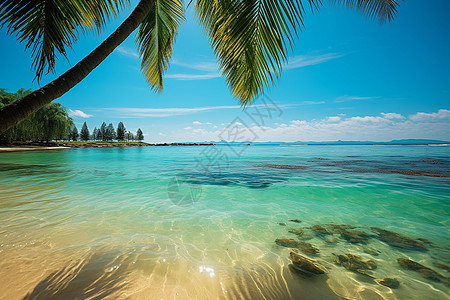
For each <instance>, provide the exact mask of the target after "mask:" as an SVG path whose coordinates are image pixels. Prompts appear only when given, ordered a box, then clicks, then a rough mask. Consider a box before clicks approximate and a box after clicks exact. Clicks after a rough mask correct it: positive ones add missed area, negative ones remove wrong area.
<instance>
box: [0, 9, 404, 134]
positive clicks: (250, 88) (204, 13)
mask: <svg viewBox="0 0 450 300" xmlns="http://www.w3.org/2000/svg"><path fill="white" fill-rule="evenodd" d="M193 1H194V0H190V2H189V4H191V2H193ZM329 1H330V2H331V3H333V4H339V5H345V6H347V7H350V8H354V9H357V10H358V11H360V12H362V13H363V14H365V15H368V16H369V17H371V18H378V19H379V21H380V22H381V23H383V22H386V21H389V22H391V21H392V20H393V18H394V16H395V15H396V13H397V8H398V6H399V3H398V2H399V0H329ZM128 4H129V0H61V1H49V0H33V1H30V0H0V26H2V27H3V26H6V27H7V29H8V33H9V34H16V35H17V37H18V40H19V41H20V42H25V43H26V48H30V47H31V54H32V56H33V65H32V67H33V69H34V70H35V72H36V79H37V80H39V79H41V77H42V75H43V74H44V72H45V71H46V72H53V71H54V67H55V60H56V57H57V53H59V54H60V55H62V56H66V50H65V49H66V48H67V47H71V45H72V44H73V43H74V42H75V41H76V39H77V38H78V34H79V32H81V33H85V32H87V31H99V30H101V29H102V28H103V27H104V26H105V24H106V21H108V20H109V19H110V18H111V17H114V16H116V15H117V14H118V13H119V11H120V10H121V9H122V8H123V7H124V6H126V5H128ZM322 5H323V4H322V0H196V1H195V7H194V8H195V12H196V15H197V17H198V18H199V19H200V21H201V23H202V25H203V26H204V28H205V30H206V32H207V33H208V37H209V40H210V42H211V45H212V47H213V49H214V52H215V54H216V57H217V58H218V60H219V65H220V68H221V70H222V74H223V75H224V76H225V78H226V82H227V85H228V86H229V87H230V89H231V91H232V93H233V94H234V95H235V96H236V97H237V98H238V99H239V101H240V102H241V104H243V105H246V104H248V103H251V101H252V100H254V99H255V97H256V96H257V95H258V94H260V93H261V92H263V90H264V87H265V86H267V85H269V84H270V83H273V82H274V81H275V79H277V78H278V77H279V75H280V72H281V70H282V66H283V64H284V63H286V62H287V55H288V50H289V48H291V47H292V46H293V45H294V39H295V38H296V37H297V34H298V32H299V31H301V30H302V29H303V17H304V15H305V12H306V9H305V7H306V6H308V7H309V8H310V9H311V10H312V11H317V10H319V9H320V8H321V7H322ZM183 20H184V3H183V0H140V1H139V3H138V5H137V6H136V8H135V9H134V10H133V12H132V13H131V15H130V16H129V17H128V18H127V19H126V20H125V21H124V22H123V23H122V24H121V25H120V26H119V27H118V28H117V30H116V31H114V32H113V33H112V34H111V35H110V36H109V37H108V38H107V39H106V40H105V41H104V42H103V43H101V44H100V45H99V46H98V47H97V48H96V49H95V50H94V51H92V52H91V53H90V54H89V55H87V56H86V57H85V58H84V59H82V60H81V61H80V62H79V63H78V64H76V65H75V66H74V67H72V68H71V69H69V70H68V71H67V72H65V73H64V74H62V75H61V76H60V77H58V78H57V79H55V80H54V81H52V82H50V83H49V84H47V85H45V86H43V87H42V88H40V89H38V90H36V91H34V92H33V93H31V94H29V95H27V96H25V97H23V98H21V99H19V100H18V101H15V102H14V103H13V104H11V105H8V106H5V107H2V108H0V133H1V132H4V131H5V130H7V129H8V128H10V127H12V126H14V125H15V124H17V123H18V122H20V121H22V120H24V119H25V118H26V117H28V116H29V115H30V114H32V113H33V112H34V111H36V110H38V109H39V108H41V107H43V106H44V105H46V104H48V103H50V102H51V101H53V100H55V99H57V98H59V97H61V96H62V95H63V94H65V93H66V92H67V91H69V90H70V89H71V88H73V87H74V86H75V85H77V84H78V83H79V82H80V81H81V80H83V79H84V78H85V77H86V76H87V75H88V74H89V73H90V72H92V70H94V69H95V68H96V67H97V66H98V65H99V64H100V63H101V62H102V61H103V60H104V59H105V58H106V57H107V56H108V55H109V54H110V53H111V52H112V51H114V49H115V48H116V47H117V46H119V45H120V44H121V43H122V42H123V41H124V40H125V39H126V38H127V37H128V36H129V35H130V34H131V33H132V32H133V31H134V30H135V29H137V28H138V27H139V29H138V32H137V36H136V40H137V44H138V48H139V54H140V57H141V69H142V71H143V73H144V75H145V77H146V79H147V81H148V82H149V83H150V85H151V87H152V89H154V90H156V91H161V90H162V89H163V75H164V72H165V71H166V70H167V68H168V66H169V62H170V59H171V54H172V48H173V45H174V42H175V37H176V35H177V32H178V27H179V24H180V23H181V22H182V21H183Z"/></svg>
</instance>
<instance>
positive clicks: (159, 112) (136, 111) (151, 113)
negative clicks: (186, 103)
mask: <svg viewBox="0 0 450 300" xmlns="http://www.w3.org/2000/svg"><path fill="white" fill-rule="evenodd" d="M220 109H241V106H239V105H229V106H207V107H183V108H137V107H113V108H111V107H109V108H102V109H99V110H100V111H114V112H116V113H117V114H118V115H119V116H121V117H153V118H161V117H171V116H179V115H188V114H195V113H199V112H206V111H212V110H220Z"/></svg>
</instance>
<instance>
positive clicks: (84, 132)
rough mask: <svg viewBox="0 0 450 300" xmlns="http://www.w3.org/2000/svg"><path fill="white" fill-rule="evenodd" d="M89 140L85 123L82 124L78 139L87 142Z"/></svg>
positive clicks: (89, 136)
mask: <svg viewBox="0 0 450 300" xmlns="http://www.w3.org/2000/svg"><path fill="white" fill-rule="evenodd" d="M90 138H91V135H90V134H89V128H88V126H87V124H86V122H84V123H83V127H81V131H80V139H81V140H82V141H89V140H90Z"/></svg>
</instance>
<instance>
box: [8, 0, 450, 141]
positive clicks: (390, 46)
mask: <svg viewBox="0 0 450 300" xmlns="http://www.w3.org/2000/svg"><path fill="white" fill-rule="evenodd" d="M136 2H137V1H132V7H130V8H128V9H126V10H124V11H123V12H122V13H121V15H120V17H119V18H117V19H116V20H113V21H112V22H110V23H109V25H108V27H107V28H106V29H105V30H104V31H103V32H102V34H100V35H94V34H89V35H87V36H82V37H81V38H80V40H79V41H78V42H77V43H76V44H75V45H74V46H73V51H70V50H69V55H68V58H69V62H68V61H66V60H64V59H62V58H61V59H60V60H59V61H58V62H57V68H56V73H57V75H60V74H62V73H63V72H64V71H66V70H67V69H68V68H69V67H70V66H71V65H72V66H73V65H74V64H76V63H77V62H78V61H79V60H80V59H82V58H83V57H84V56H85V55H87V54H88V53H89V52H90V51H92V50H93V49H94V48H95V47H96V46H98V45H99V44H100V43H101V42H102V41H103V40H104V39H105V38H106V37H107V36H108V34H110V33H111V32H112V31H113V30H114V29H115V28H116V27H117V26H118V25H119V24H120V22H121V21H123V19H124V18H126V17H127V16H128V15H129V13H130V12H131V10H132V8H133V7H134V6H135V4H136ZM326 2H327V1H325V6H324V7H323V8H322V9H321V11H320V13H316V14H314V15H313V14H308V15H307V16H306V18H305V29H304V31H303V32H302V33H301V34H300V35H299V38H298V40H297V41H296V47H295V49H294V50H293V51H292V52H291V55H290V62H289V64H288V65H287V66H286V67H285V70H284V72H283V74H282V75H281V77H280V79H279V80H278V82H277V83H276V84H275V85H274V86H271V87H270V88H269V89H268V91H267V92H266V94H265V95H266V96H267V98H265V99H271V100H272V101H273V103H274V104H275V105H276V106H277V107H278V109H279V111H277V113H274V114H273V115H272V116H271V117H267V118H265V120H264V124H263V125H262V124H259V123H258V122H256V123H255V120H252V119H251V118H249V114H246V113H245V111H243V109H242V108H241V107H240V105H239V103H238V101H237V99H236V98H234V97H233V96H232V95H231V93H230V92H229V90H228V88H227V86H226V84H225V80H224V79H223V78H222V77H220V72H219V71H218V69H217V64H216V60H215V57H214V53H213V51H212V50H211V48H210V46H209V42H208V39H207V37H206V34H205V33H204V31H203V29H202V28H201V27H200V25H199V24H198V22H197V20H196V19H195V16H194V15H193V13H192V9H188V11H187V20H186V22H184V23H183V24H182V25H181V28H180V32H179V35H178V38H177V42H176V45H175V48H174V53H173V62H172V64H171V67H170V69H169V71H168V72H167V74H166V76H165V82H164V84H165V87H164V91H163V92H162V93H161V94H156V93H154V92H153V91H152V90H151V89H150V87H149V86H148V84H147V82H146V81H145V79H144V77H143V76H142V75H141V72H140V61H139V58H138V56H137V52H136V47H135V43H134V38H135V37H134V34H133V35H131V36H130V37H129V38H128V39H127V40H126V41H125V42H124V43H123V44H122V45H121V46H120V47H119V48H117V49H116V51H114V52H113V53H112V54H111V55H110V56H109V57H108V58H107V59H106V60H105V61H104V62H103V63H102V64H101V65H100V66H99V67H97V69H95V70H94V71H93V72H92V73H91V74H90V75H89V76H88V77H87V78H86V79H85V80H84V81H83V82H81V83H80V84H78V85H77V86H76V87H74V88H73V89H72V90H71V91H69V92H68V93H67V94H65V95H64V96H62V97H61V98H60V99H58V100H57V101H59V102H61V103H62V104H63V105H64V106H66V107H67V109H69V110H70V112H71V114H72V116H73V118H74V120H75V123H76V124H77V125H78V126H81V124H82V123H83V122H85V121H86V122H87V124H88V126H89V128H90V129H91V130H92V129H93V128H94V126H97V127H98V126H100V124H101V123H102V122H103V121H105V122H107V123H109V122H112V123H114V124H115V125H116V124H117V123H118V122H119V121H123V122H124V123H125V126H126V127H127V129H129V130H131V131H134V132H135V131H136V129H137V128H138V127H140V128H141V129H142V130H143V132H144V134H145V140H146V141H148V142H174V141H180V142H185V141H212V140H215V141H217V140H220V139H221V137H224V136H225V135H224V134H223V133H224V130H229V129H230V128H231V127H233V128H234V127H236V126H237V128H239V127H240V128H243V129H245V127H249V130H248V132H247V133H245V132H244V131H243V134H244V135H245V134H249V133H251V137H252V139H254V140H257V141H327V140H338V139H340V140H374V141H387V140H392V139H402V138H430V139H442V140H450V91H449V89H450V72H449V70H450V58H449V53H450V39H449V38H448V30H449V29H450V19H449V18H448V17H447V12H448V11H450V1H448V0H435V1H431V2H430V3H428V2H427V4H428V5H424V1H421V0H408V1H405V2H401V7H400V9H399V12H398V16H397V18H396V19H395V21H394V22H393V23H392V24H383V25H380V24H379V23H378V22H377V21H373V20H370V19H368V18H367V17H364V16H362V15H361V14H360V13H358V12H356V11H354V10H349V9H347V8H342V7H334V6H331V5H328V4H327V3H326ZM0 41H1V43H0V54H1V55H0V65H1V66H2V67H1V72H0V87H3V88H7V89H8V91H15V90H17V89H19V88H21V87H24V88H32V89H36V88H38V87H39V85H38V83H37V82H32V81H33V78H34V74H33V73H32V72H31V71H30V66H31V63H32V60H31V57H30V51H26V52H25V51H24V47H25V45H24V44H19V43H18V42H17V41H16V39H15V37H13V36H8V35H6V29H5V28H3V29H0ZM54 78H55V75H53V74H49V75H47V76H44V77H43V79H42V80H41V84H42V85H44V84H46V83H48V82H50V81H51V80H52V79H54ZM266 102H267V100H266ZM263 104H264V102H263V101H262V100H261V99H260V100H257V101H256V103H255V105H259V106H256V108H255V107H249V108H247V110H248V111H249V112H251V111H255V110H256V109H258V108H259V110H261V109H262V108H263ZM274 104H272V102H270V105H274ZM230 122H231V123H232V125H231V126H230ZM241 124H242V125H241ZM247 138H248V139H250V136H248V137H247Z"/></svg>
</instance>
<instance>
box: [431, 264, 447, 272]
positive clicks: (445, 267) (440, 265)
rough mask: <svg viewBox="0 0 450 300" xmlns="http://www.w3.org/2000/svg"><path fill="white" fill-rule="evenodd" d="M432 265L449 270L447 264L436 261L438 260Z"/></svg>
mask: <svg viewBox="0 0 450 300" xmlns="http://www.w3.org/2000/svg"><path fill="white" fill-rule="evenodd" d="M433 265H435V266H436V267H438V268H440V269H444V270H446V271H448V272H450V267H449V266H447V265H444V264H441V263H438V262H434V263H433Z"/></svg>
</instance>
